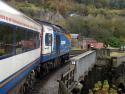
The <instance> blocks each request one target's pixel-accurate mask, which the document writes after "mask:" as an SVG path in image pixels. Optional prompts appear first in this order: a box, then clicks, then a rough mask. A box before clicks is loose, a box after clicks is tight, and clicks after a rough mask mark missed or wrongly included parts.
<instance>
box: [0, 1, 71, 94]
mask: <svg viewBox="0 0 125 94" xmlns="http://www.w3.org/2000/svg"><path fill="white" fill-rule="evenodd" d="M70 47H71V37H70V33H69V32H68V31H67V30H66V29H64V28H63V27H61V26H59V25H55V24H52V23H49V22H46V21H40V20H38V19H31V18H30V17H28V16H26V15H25V14H23V13H22V12H19V11H18V10H16V9H15V8H13V7H11V6H10V5H8V4H7V3H6V2H3V1H2V0H0V94H24V93H25V92H26V90H27V89H28V88H30V87H31V86H32V84H33V82H34V81H35V80H36V77H39V76H41V77H44V75H46V74H47V73H49V71H51V70H52V69H54V68H57V67H58V66H61V65H62V64H64V63H65V61H66V60H68V59H69V52H70Z"/></svg>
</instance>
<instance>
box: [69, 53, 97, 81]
mask: <svg viewBox="0 0 125 94" xmlns="http://www.w3.org/2000/svg"><path fill="white" fill-rule="evenodd" d="M70 60H71V64H73V65H75V67H74V68H75V72H74V80H75V81H79V80H80V79H81V78H82V79H83V78H84V76H85V75H87V73H88V71H89V70H90V69H91V68H92V67H93V66H94V64H95V63H96V51H87V52H85V53H83V54H80V55H78V56H76V57H73V58H71V59H70Z"/></svg>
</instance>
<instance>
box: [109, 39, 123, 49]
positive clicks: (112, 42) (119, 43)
mask: <svg viewBox="0 0 125 94" xmlns="http://www.w3.org/2000/svg"><path fill="white" fill-rule="evenodd" d="M107 43H108V44H109V45H110V46H112V47H121V46H122V40H120V39H119V38H116V37H109V38H108V40H107Z"/></svg>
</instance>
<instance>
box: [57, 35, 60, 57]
mask: <svg viewBox="0 0 125 94" xmlns="http://www.w3.org/2000/svg"><path fill="white" fill-rule="evenodd" d="M56 53H57V55H59V54H60V35H59V34H57V35H56Z"/></svg>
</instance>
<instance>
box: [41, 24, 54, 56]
mask: <svg viewBox="0 0 125 94" xmlns="http://www.w3.org/2000/svg"><path fill="white" fill-rule="evenodd" d="M43 29H44V32H43V47H42V49H43V50H42V54H51V52H52V48H53V28H52V27H50V26H45V25H44V26H43Z"/></svg>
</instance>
